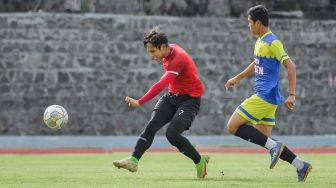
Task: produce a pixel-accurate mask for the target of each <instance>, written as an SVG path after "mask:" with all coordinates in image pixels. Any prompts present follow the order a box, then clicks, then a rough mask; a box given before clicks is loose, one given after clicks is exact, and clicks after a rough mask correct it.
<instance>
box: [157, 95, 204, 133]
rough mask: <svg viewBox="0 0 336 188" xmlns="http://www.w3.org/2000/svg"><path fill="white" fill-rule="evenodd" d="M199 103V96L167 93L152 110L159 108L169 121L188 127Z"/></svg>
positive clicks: (198, 107)
mask: <svg viewBox="0 0 336 188" xmlns="http://www.w3.org/2000/svg"><path fill="white" fill-rule="evenodd" d="M200 105H201V98H200V97H191V96H190V95H178V94H173V93H167V94H165V95H163V96H162V97H161V98H160V100H159V101H158V102H157V103H156V105H155V107H154V110H159V111H161V112H162V113H163V114H165V115H166V117H167V118H168V119H169V121H178V122H181V123H182V124H184V125H185V126H186V129H189V127H190V126H191V124H192V122H193V121H194V119H195V117H196V115H197V114H198V111H199V109H200Z"/></svg>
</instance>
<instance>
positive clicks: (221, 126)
mask: <svg viewBox="0 0 336 188" xmlns="http://www.w3.org/2000/svg"><path fill="white" fill-rule="evenodd" d="M155 25H159V26H160V27H161V29H162V30H163V31H165V32H166V33H167V34H168V36H169V39H170V42H171V43H178V44H180V45H181V46H183V47H184V48H185V49H186V50H187V51H188V52H190V54H191V55H192V56H193V57H194V60H195V61H196V64H197V67H198V71H199V73H200V76H201V79H202V80H203V81H204V83H205V95H204V97H203V100H202V108H201V111H200V113H199V116H198V117H197V118H196V120H195V122H194V124H193V126H192V128H191V130H190V131H189V132H188V134H190V135H212V134H215V135H226V134H227V131H226V130H225V124H226V122H227V120H228V118H229V116H230V115H231V113H232V112H233V110H234V109H235V108H236V107H237V105H239V103H241V102H242V101H243V100H244V99H245V98H246V97H248V96H250V95H251V94H252V93H253V91H252V88H253V78H250V79H246V80H244V81H242V82H241V83H240V85H239V86H238V87H237V88H236V89H235V90H232V91H226V90H225V89H224V83H225V82H226V81H227V79H229V78H230V77H231V76H233V75H235V74H236V73H238V72H239V71H241V70H243V69H244V68H245V67H246V66H247V65H248V64H249V63H250V61H251V60H252V58H253V45H254V42H255V40H256V39H255V38H253V37H252V36H251V34H250V33H249V29H248V27H247V21H246V18H195V17H194V18H187V17H160V16H153V17H152V16H125V15H111V14H77V15H73V14H47V13H26V14H0V134H1V135H135V134H139V133H140V131H141V130H142V128H143V126H144V124H145V123H146V121H148V119H149V117H150V114H151V110H152V108H153V106H154V104H155V101H156V100H152V101H151V102H149V103H147V104H145V105H144V106H142V107H141V108H138V109H130V108H128V107H127V106H126V105H125V104H124V103H123V99H124V97H125V96H126V95H129V96H132V97H140V96H142V94H144V93H145V92H146V91H147V89H148V88H149V87H150V86H151V85H152V84H153V83H155V81H157V80H158V79H159V78H160V76H161V75H162V73H163V71H162V68H161V67H160V66H159V65H157V64H155V63H154V62H153V61H152V60H150V59H149V58H148V56H147V54H146V51H145V49H144V48H143V44H142V34H143V32H144V31H145V30H147V29H150V28H151V27H152V26H155ZM271 29H272V31H273V32H274V33H276V34H277V35H278V36H279V37H280V38H281V40H282V41H283V43H284V45H285V46H286V50H287V52H288V54H289V55H290V57H291V58H292V59H293V60H294V62H295V63H296V66H297V92H296V93H297V96H296V97H297V102H296V109H295V110H294V112H290V111H288V110H287V109H286V108H285V107H284V106H280V107H279V110H278V114H277V116H278V118H277V122H278V126H277V127H276V128H275V130H274V133H275V134H279V135H322V134H336V127H335V126H334V124H335V120H336V107H335V106H336V63H335V57H336V21H335V20H304V19H272V20H271ZM281 77H282V79H281V84H282V91H283V93H284V94H285V95H286V93H287V79H286V73H285V70H284V68H282V74H281ZM156 99H158V97H157V98H156ZM51 104H59V105H62V106H64V107H65V108H66V109H67V110H68V113H69V116H70V123H69V125H68V126H67V127H66V128H65V129H63V130H60V131H52V130H50V129H48V128H46V127H45V126H44V125H43V121H42V114H43V111H44V109H45V108H46V107H47V106H49V105H51ZM162 132H163V130H162V131H161V132H160V133H162Z"/></svg>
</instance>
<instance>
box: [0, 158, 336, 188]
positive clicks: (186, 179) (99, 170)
mask: <svg viewBox="0 0 336 188" xmlns="http://www.w3.org/2000/svg"><path fill="white" fill-rule="evenodd" d="M128 155H129V153H112V154H54V155H0V169H1V170H0V187H1V188H7V187H18V188H21V187H23V188H27V187H34V188H39V187H41V188H42V187H43V188H48V187H60V188H68V187H69V188H85V187H127V188H129V187H136V188H140V187H155V188H162V187H183V188H188V187H191V188H196V187H226V188H227V187H236V188H237V187H249V188H252V187H258V188H260V187H262V188H266V187H272V188H277V187H284V188H285V187H286V188H288V187H295V188H299V187H304V188H308V187H314V188H316V187H318V188H323V187H336V162H335V159H336V155H335V154H301V155H300V157H301V158H303V159H306V160H309V161H310V162H311V163H312V165H313V170H312V172H311V173H310V175H309V176H308V178H307V181H306V182H305V183H299V182H297V176H296V171H295V169H294V167H292V166H291V165H289V164H288V163H286V162H283V161H279V163H278V164H277V166H275V168H274V169H272V170H270V169H269V168H268V167H269V160H270V158H269V156H268V154H227V153H221V154H218V153H216V154H215V153H210V157H211V159H210V163H209V166H208V176H207V178H206V179H204V180H199V179H197V178H196V170H195V167H194V164H193V163H192V161H191V160H190V159H188V158H186V157H185V156H183V155H182V154H180V153H146V154H145V155H144V156H143V158H142V159H141V161H140V163H139V170H138V172H136V173H131V172H128V171H126V170H123V169H116V168H115V167H113V166H112V161H113V160H117V159H121V158H124V157H128Z"/></svg>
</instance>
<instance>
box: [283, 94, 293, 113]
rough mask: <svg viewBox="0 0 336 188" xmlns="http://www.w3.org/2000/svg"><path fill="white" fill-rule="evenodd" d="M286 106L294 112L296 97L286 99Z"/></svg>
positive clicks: (291, 96)
mask: <svg viewBox="0 0 336 188" xmlns="http://www.w3.org/2000/svg"><path fill="white" fill-rule="evenodd" d="M285 105H286V106H287V108H288V109H290V110H294V107H295V96H294V95H290V96H289V97H288V98H287V99H286V101H285Z"/></svg>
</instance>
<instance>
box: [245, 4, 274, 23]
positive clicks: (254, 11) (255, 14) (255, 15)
mask: <svg viewBox="0 0 336 188" xmlns="http://www.w3.org/2000/svg"><path fill="white" fill-rule="evenodd" d="M247 15H250V16H251V19H252V20H253V22H256V21H257V20H259V21H260V22H261V23H262V24H263V25H264V26H266V27H267V26H268V18H269V14H268V10H267V8H266V7H264V6H262V5H257V6H255V7H251V8H250V9H249V10H248V11H247Z"/></svg>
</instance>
